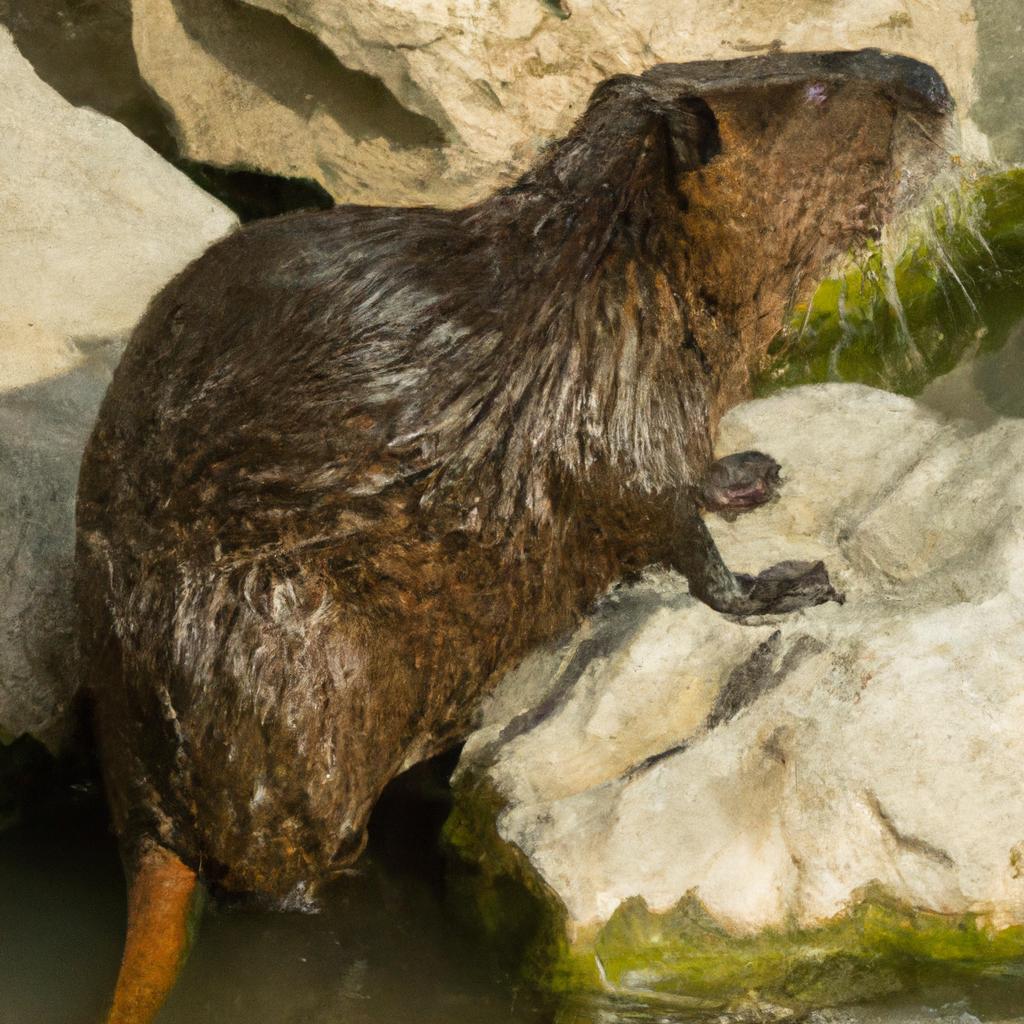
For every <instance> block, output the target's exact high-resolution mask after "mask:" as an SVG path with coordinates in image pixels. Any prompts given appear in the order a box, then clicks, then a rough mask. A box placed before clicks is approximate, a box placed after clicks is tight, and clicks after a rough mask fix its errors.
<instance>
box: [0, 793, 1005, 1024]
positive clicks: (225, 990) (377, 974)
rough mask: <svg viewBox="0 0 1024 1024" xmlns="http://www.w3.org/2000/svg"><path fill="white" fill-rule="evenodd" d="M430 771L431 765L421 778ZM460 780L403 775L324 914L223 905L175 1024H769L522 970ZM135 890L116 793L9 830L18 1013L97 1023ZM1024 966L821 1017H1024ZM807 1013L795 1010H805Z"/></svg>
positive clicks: (0, 889)
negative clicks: (478, 858)
mask: <svg viewBox="0 0 1024 1024" xmlns="http://www.w3.org/2000/svg"><path fill="white" fill-rule="evenodd" d="M421 783H422V780H421ZM446 810H447V802H446V799H445V796H444V794H443V792H441V791H440V789H439V787H438V791H436V792H435V793H434V794H433V796H432V797H431V796H428V797H424V795H423V786H422V784H420V785H418V786H417V787H415V789H414V788H413V787H410V786H408V785H406V786H404V787H403V786H401V785H399V786H398V787H397V791H395V792H393V793H392V794H391V795H390V796H389V798H388V799H387V800H386V801H385V803H384V805H383V806H382V808H381V809H380V811H379V813H378V814H377V815H376V816H375V819H374V828H373V832H374V839H373V841H372V843H371V847H370V851H369V855H368V856H367V857H366V858H365V859H364V861H363V862H362V863H361V864H360V868H359V870H358V872H356V873H353V874H352V875H351V876H349V877H346V878H344V879H342V880H341V881H340V882H339V883H338V884H337V885H335V886H334V887H333V888H332V889H331V890H330V891H329V892H328V893H327V894H326V896H325V898H324V900H323V905H322V909H321V912H320V913H318V914H285V913H273V912H268V911H262V910H254V909H251V908H248V909H247V908H239V907H234V908H232V907H226V906H222V905H217V904H211V905H210V906H209V907H208V908H207V911H206V914H205V916H204V919H203V922H202V926H201V930H200V934H199V940H198V942H197V944H196V947H195V949H194V951H193V954H192V957H191V959H190V960H189V962H188V964H187V966H186V967H185V970H184V973H183V975H182V977H181V981H180V983H179V985H178V987H177V988H176V990H175V991H174V993H173V995H172V996H171V999H170V1001H169V1002H168V1004H167V1006H166V1007H165V1009H164V1011H163V1012H162V1014H161V1016H160V1024H497V1022H503V1024H641V1022H642V1024H698V1022H703V1024H755V1022H756V1024H768V1022H770V1021H775V1020H778V1019H780V1018H778V1017H776V1016H775V1015H773V1014H771V1013H766V1012H764V1011H758V1012H751V1013H742V1012H741V1013H738V1014H734V1015H721V1014H710V1015H704V1016H698V1017H695V1016H694V1015H693V1014H692V1013H688V1012H683V1011H676V1010H674V1009H673V1008H672V1007H671V1006H670V1005H667V1006H665V1007H662V1008H656V1009H654V1010H652V1009H651V1008H650V1007H645V1006H629V1005H626V1004H623V1003H621V1002H619V1003H616V1002H601V1001H595V1000H587V1001H585V1002H583V1003H575V1004H571V1005H568V1004H562V1005H552V1004H551V1002H550V1001H546V1000H545V999H544V998H543V997H541V996H540V995H539V994H537V993H533V992H530V991H529V990H527V989H525V988H524V987H522V985H520V984H517V983H516V982H515V981H514V979H513V978H512V977H511V976H510V975H509V974H508V973H506V972H504V971H503V970H502V969H501V968H500V967H499V966H498V965H497V964H495V963H494V962H493V961H492V959H491V957H490V956H489V955H488V952H487V951H486V950H485V949H484V948H483V947H482V946H481V945H480V943H479V942H478V941H477V940H475V939H474V937H473V936H472V935H471V934H469V933H468V932H467V931H466V930H465V929H464V927H463V926H462V925H460V924H459V923H458V922H457V919H456V917H455V916H454V914H453V912H452V908H451V907H450V906H449V905H448V904H447V903H446V895H445V872H444V861H443V857H442V855H441V852H440V846H439V830H440V825H441V821H442V820H443V817H444V815H445V813H446ZM124 911H125V898H124V888H123V882H122V877H121V870H120V864H119V861H118V858H117V851H116V848H115V844H114V842H113V840H112V838H111V836H110V834H109V831H108V828H107V823H106V818H105V816H104V813H103V807H102V802H101V801H100V799H99V798H98V796H96V795H95V794H94V793H93V794H91V795H84V796H83V795H81V794H78V793H76V792H73V791H69V792H68V793H67V794H66V795H64V796H62V797H60V798H59V799H57V800H55V801H53V802H52V803H50V804H48V805H47V806H46V807H45V808H43V809H42V810H41V811H39V812H37V813H36V814H35V816H34V817H33V818H32V819H31V820H29V821H26V822H23V823H22V824H21V825H19V826H17V827H15V828H14V829H13V830H11V831H8V832H6V833H4V834H3V835H0V1024H97V1022H98V1021H99V1020H100V1019H101V1016H102V1013H103V1010H104V1008H105V1004H106V1000H107V999H108V997H109V995H110V992H111V989H112V986H113V981H114V977H115V975H116V973H117V963H118V959H119V956H120V948H121V941H122V936H123V919H124ZM1019 1012H1020V1013H1024V976H1022V977H1021V978H1020V979H1016V980H1014V979H1009V980H1007V979H1002V980H1000V981H991V982H971V983H969V984H967V983H965V982H963V981H962V980H959V979H954V978H950V979H948V980H947V981H943V979H941V978H940V979H938V983H937V985H936V986H935V987H934V988H933V989H932V990H930V991H929V992H926V993H919V994H917V995H916V996H909V997H906V998H903V999H900V1000H896V1001H889V1002H887V1003H884V1004H876V1005H873V1006H864V1007H857V1008H847V1009H842V1010H830V1011H821V1012H818V1013H815V1014H812V1015H811V1016H810V1017H809V1018H806V1021H807V1024H925V1022H929V1024H975V1022H976V1021H983V1022H1000V1024H1024V1016H1018V1013H1019ZM787 1019H789V1018H787Z"/></svg>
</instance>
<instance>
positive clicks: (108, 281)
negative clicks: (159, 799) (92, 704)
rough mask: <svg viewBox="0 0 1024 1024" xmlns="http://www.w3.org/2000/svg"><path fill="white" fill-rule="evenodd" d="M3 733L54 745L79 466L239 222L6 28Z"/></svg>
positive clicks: (0, 261) (1, 229) (0, 436)
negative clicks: (179, 290) (97, 423)
mask: <svg viewBox="0 0 1024 1024" xmlns="http://www.w3.org/2000/svg"><path fill="white" fill-rule="evenodd" d="M0 76H2V82H3V84H2V88H0V134H2V136H3V139H4V145H3V146H2V147H0V211H2V214H0V424H2V425H0V565H3V566H4V567H5V570H4V572H3V575H2V577H0V587H2V588H3V601H2V604H0V736H3V735H4V734H7V735H15V736H16V735H18V734H20V733H22V732H30V733H32V734H34V735H36V736H38V737H39V738H41V739H43V740H45V741H46V742H55V741H56V739H57V737H58V735H59V732H60V728H61V716H62V713H63V711H64V709H65V706H66V703H67V700H68V697H69V695H70V692H71V691H70V687H71V679H70V674H69V672H68V660H67V659H68V655H69V652H70V609H69V605H68V601H69V588H70V578H71V566H70V556H71V548H72V542H73V533H74V531H73V510H74V494H75V485H76V481H77V477H78V462H79V459H80V457H81V453H82V447H83V445H84V443H85V440H86V437H87V434H88V431H89V430H90V428H91V426H92V421H93V419H94V418H95V414H96V409H97V407H98V405H99V401H100V398H101V397H102V394H103V391H104V389H105V387H106V382H107V380H108V379H109V374H110V370H111V368H112V365H113V363H114V362H115V361H116V358H117V354H118V352H119V351H120V344H121V343H122V341H123V338H124V336H125V335H126V333H127V332H128V331H129V330H130V329H131V327H132V325H133V324H134V323H135V321H136V320H137V319H138V317H139V316H140V314H141V313H142V311H143V310H144V309H145V307H146V304H147V302H148V301H149V299H150V298H151V297H152V296H153V294H154V293H155V292H156V291H157V290H158V289H159V288H160V287H161V285H163V284H164V283H165V282H166V281H167V280H168V279H169V278H170V277H171V276H172V275H173V274H174V273H176V272H177V271H178V270H179V269H180V268H181V267H182V266H183V265H184V264H185V263H186V262H188V260H189V259H191V258H192V257H194V256H196V255H198V254H199V253H200V252H201V251H202V250H203V249H204V248H205V247H206V246H207V245H208V244H209V243H210V242H211V241H213V240H214V239H215V238H217V237H218V236H220V235H222V234H224V233H225V232H226V231H227V230H229V229H230V228H231V226H232V225H233V224H234V223H235V219H234V216H233V215H232V214H231V213H230V212H229V211H228V210H227V209H225V208H224V207H223V206H221V204H220V203H218V202H216V201H215V200H214V199H212V198H210V196H208V195H206V194H205V193H204V192H202V191H201V190H200V189H198V188H196V187H195V186H194V185H193V184H192V183H191V182H190V181H188V179H187V178H185V177H184V176H183V175H182V174H180V173H179V172H178V171H176V170H175V169H174V168H173V167H171V166H170V165H168V164H167V163H165V162H164V161H163V160H162V159H161V158H160V157H159V156H158V155H157V154H156V153H154V152H153V151H152V150H151V149H150V148H149V147H148V146H146V145H145V144H144V143H142V142H140V141H139V140H138V139H136V138H135V137H134V136H133V135H132V134H131V133H130V132H129V131H128V130H127V129H126V128H124V127H123V126H122V125H120V124H118V123H116V122H115V121H112V120H110V119H109V118H106V117H103V116H101V115H99V114H97V113H95V112H93V111H91V110H84V109H76V108H75V107H72V106H70V105H69V104H68V103H66V102H65V101H64V100H63V99H62V98H61V97H60V96H59V95H58V94H57V93H56V92H54V91H53V90H52V89H50V88H49V86H47V85H45V84H44V83H43V82H41V81H40V80H39V79H38V78H37V77H36V75H35V73H34V72H33V70H32V67H31V65H30V64H29V63H28V62H27V61H26V60H25V59H24V58H23V57H22V56H21V55H20V54H19V53H18V51H17V49H16V48H15V46H14V43H13V42H12V40H11V37H10V35H9V33H8V32H7V31H6V30H4V29H0Z"/></svg>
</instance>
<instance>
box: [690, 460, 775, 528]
mask: <svg viewBox="0 0 1024 1024" xmlns="http://www.w3.org/2000/svg"><path fill="white" fill-rule="evenodd" d="M779 468H780V467H779V464H778V463H777V462H776V461H775V460H774V459H773V458H772V457H771V456H770V455H765V454H764V452H737V453H736V454H735V455H726V456H725V458H722V459H719V460H718V461H717V462H714V463H712V464H711V467H710V468H709V469H708V472H707V477H706V478H705V480H704V484H703V486H702V487H701V492H700V501H701V504H702V505H703V506H704V507H705V508H706V509H708V510H709V511H711V512H718V513H720V514H721V515H724V516H725V517H726V518H732V517H734V516H736V515H739V513H741V512H748V511H750V510H751V509H754V508H757V507H758V506H759V505H764V504H766V503H767V502H769V501H771V500H772V499H773V498H774V497H775V496H776V494H777V493H778V490H779V487H780V483H779Z"/></svg>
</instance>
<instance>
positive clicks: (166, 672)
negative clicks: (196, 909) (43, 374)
mask: <svg viewBox="0 0 1024 1024" xmlns="http://www.w3.org/2000/svg"><path fill="white" fill-rule="evenodd" d="M846 56H848V57H851V58H853V57H857V58H858V59H860V60H861V64H856V62H854V61H852V60H851V61H846V63H843V62H842V61H839V62H838V63H837V62H836V60H835V58H823V57H821V56H818V55H811V56H808V55H779V56H777V57H771V58H753V59H746V60H744V61H741V62H732V63H730V64H729V65H724V64H723V65H698V66H694V67H698V68H700V69H703V70H701V71H700V73H698V72H696V71H693V70H691V69H690V67H688V66H662V67H660V68H657V69H654V70H653V71H652V72H650V73H649V74H648V75H646V76H644V77H641V78H635V77H628V76H622V77H619V78H616V79H612V80H610V81H608V82H606V83H603V84H602V85H601V86H600V87H599V88H598V89H597V90H596V92H595V94H594V97H593V98H592V100H591V103H590V106H589V108H588V110H587V112H586V113H585V114H584V115H583V116H582V117H581V119H580V120H579V122H578V123H577V125H576V127H575V128H574V129H573V131H572V132H571V133H570V134H569V135H568V136H567V137H566V138H565V139H563V140H561V141H560V142H557V143H555V144H553V145H552V146H551V147H550V148H549V149H548V150H547V151H546V152H545V154H544V155H543V157H542V159H541V160H540V161H539V163H538V164H537V166H536V167H535V168H534V169H533V170H532V171H530V172H529V173H528V174H527V175H525V176H524V178H523V179H522V180H521V181H520V182H518V183H517V184H516V185H514V186H512V187H511V188H508V189H505V190H502V191H500V192H498V193H497V194H495V195H494V196H493V197H492V198H490V199H488V200H486V201H484V202H482V203H480V204H478V205H476V206H473V207H469V208H467V209H463V210H456V211H442V210H437V209H430V208H423V209H383V208H382V209H375V208H365V207H341V208H338V209H336V210H333V211H328V212H322V213H315V214H305V215H298V216H292V217H286V218H281V219H278V220H273V221H266V222H262V223H258V224H255V225H252V226H250V227H248V228H246V229H244V230H242V231H239V232H237V233H235V234H234V235H232V236H231V237H229V238H227V239H226V240H224V241H222V242H220V243H219V244H217V245H215V246H214V247H213V248H211V249H210V250H209V251H208V252H207V253H206V254H205V255H204V256H202V257H201V258H200V259H199V260H197V261H196V262H194V263H193V264H192V265H191V266H189V267H188V268H187V269H186V270H185V271H183V272H182V273H181V274H180V275H179V276H178V277H177V278H176V279H175V280H174V281H173V282H172V283H171V284H170V285H169V286H168V287H167V288H166V289H165V290H164V291H163V292H162V293H161V294H160V295H159V296H158V297H157V298H156V299H155V300H154V302H153V303H152V305H151V306H150V308H149V310H148V312H147V313H146V315H145V317H144V319H143V320H142V322H141V323H140V324H139V326H138V328H137V329H136V331H135V334H134V336H133V338H132V340H131V343H130V344H129V346H128V349H127V352H126V353H125V356H124V359H123V361H122V363H121V365H120V367H119V368H118V370H117V373H116V375H115V379H114V382H113V384H112V385H111V388H110V391H109V393H108V395H107V398H106V400H105V402H104V405H103V408H102V411H101V414H100V417H99V422H98V424H97V427H96V430H95V433H94V435H93V437H92V440H91V442H90V444H89V447H88V450H87V452H86V456H85V460H84V463H83V467H82V475H81V483H80V493H79V508H78V530H79V549H78V586H79V603H80V606H81V609H82V626H81V652H82V658H83V664H84V666H85V671H86V678H85V682H86V685H87V687H88V688H89V690H90V692H91V693H92V695H93V699H94V702H95V710H96V721H97V729H98V736H99V742H100V749H101V754H102V760H103V764H104V769H105V774H106V785H107V790H108V793H109V798H110V801H111V805H112V808H113V813H114V819H115V823H116V827H117V829H118V831H119V834H120V835H121V837H122V839H123V841H124V844H125V848H126V851H127V855H128V858H129V862H130V863H131V861H132V858H133V855H134V851H136V850H138V849H140V848H143V847H144V846H145V845H146V844H149V843H153V842H155V843H158V844H159V845H160V846H161V847H163V848H166V849H168V850H171V851H173V852H174V853H175V854H176V855H177V856H178V857H179V858H181V860H182V861H183V862H184V863H185V864H187V865H189V866H190V867H191V868H192V869H193V870H195V871H197V872H200V873H201V874H202V876H203V877H204V878H206V879H208V880H211V881H213V882H216V883H218V884H220V885H222V886H224V887H225V888H228V889H232V890H242V891H249V892H258V893H263V894H267V895H269V896H272V897H276V898H286V897H289V896H292V897H295V896H297V895H298V896H302V895H304V894H307V893H308V892H309V890H310V889H311V887H313V886H315V885H316V884H317V883H318V882H321V881H323V880H324V879H326V878H329V877H331V876H332V875H333V874H335V873H337V872H338V871H340V870H341V869H342V868H344V867H345V866H346V865H348V864H349V863H351V861H352V860H353V859H354V858H355V857H356V856H357V855H358V853H359V851H360V850H361V848H362V845H363V842H364V839H365V828H366V822H367V819H368V816H369V814H370V810H371V808H372V807H373V805H374V802H375V801H376V799H377V797H378V795H379V793H380V791H381V789H382V788H383V787H384V785H385V784H386V783H387V782H388V781H389V780H390V779H391V778H392V777H393V776H394V775H395V774H396V773H397V772H399V771H401V770H402V769H403V768H404V767H406V766H408V765H410V764H412V763H414V762H416V761H417V760H420V759H422V758H426V757H429V756H431V755H432V754H434V753H436V752H438V751H440V750H442V749H443V748H445V747H447V746H448V745H450V744H451V743H453V742H455V741H456V740H457V739H458V738H459V737H460V736H461V735H463V734H464V733H465V731H466V729H467V727H468V725H469V723H470V718H471V715H472V711H473V708H474V706H475V703H476V700H477V698H478V697H479V696H480V695H481V694H482V693H483V692H484V691H485V690H486V689H487V688H488V687H489V686H491V685H492V684H493V682H494V681H495V680H496V679H497V678H498V677H499V676H500V675H501V674H502V673H503V672H505V671H506V670H507V669H508V668H510V667H511V666H512V665H514V664H515V663H516V662H517V661H518V660H520V659H521V658H522V657H523V655H524V654H525V653H527V652H528V651H530V650H531V649H533V648H535V647H536V646H537V645H539V644H542V643H544V642H546V641H549V640H551V639H552V638H553V637H555V636H557V635H558V634H560V633H561V632H563V631H564V630H566V629H568V628H569V627H571V626H572V624H573V623H574V622H575V621H577V619H578V618H579V616H580V615H582V614H583V613H584V611H585V610H586V609H587V608H588V607H590V606H591V605H592V603H593V602H594V600H595V599H597V598H598V597H599V596H600V595H601V594H602V593H603V592H604V591H605V590H606V588H607V587H608V586H609V585H610V584H612V583H613V582H615V581H616V580H618V579H620V578H621V577H622V576H623V574H624V573H627V572H630V571H634V570H638V569H640V568H642V567H644V566H646V565H651V564H668V565H674V566H676V567H683V565H684V563H685V559H682V558H681V557H680V554H679V552H680V550H681V545H683V546H685V543H686V536H685V534H686V523H687V522H689V521H691V519H690V518H689V517H692V516H693V515H694V514H695V508H696V498H695V494H696V491H697V489H698V488H699V485H700V482H701V479H702V477H703V475H704V473H705V471H706V469H707V467H708V464H709V461H710V459H711V449H712V437H713V432H714V428H715V424H716V422H717V419H718V417H719V416H720V415H721V413H722V412H723V411H724V409H725V408H727V407H728V406H729V405H730V404H732V403H734V402H735V401H737V400H739V399H740V398H742V397H743V396H744V395H745V394H746V393H747V390H748V388H749V380H750V375H751V372H752V371H753V370H755V369H756V368H757V367H758V366H759V365H760V363H761V361H762V360H763V358H764V352H765V349H766V346H767V344H768V341H769V340H770V338H771V336H772V334H773V332H774V330H775V329H776V328H777V326H778V325H779V323H780V322H781V317H782V313H783V311H784V310H785V308H786V307H787V306H788V305H789V304H790V303H791V302H792V301H793V300H794V299H795V298H798V297H799V296H800V295H801V294H803V291H804V290H806V283H807V282H809V281H810V279H811V278H812V277H813V276H814V275H815V274H816V273H818V272H819V271H820V270H821V268H822V266H823V264H824V262H825V261H826V260H827V259H828V258H830V257H831V256H832V255H833V254H835V253H836V252H837V251H839V250H841V249H842V248H844V247H845V246H847V245H848V244H849V243H850V242H852V241H853V240H854V239H856V238H857V237H861V236H863V235H864V234H865V232H867V231H869V230H870V229H871V228H872V227H873V226H877V225H879V224H880V223H882V222H883V221H884V219H885V218H886V217H887V216H888V215H889V213H890V210H891V206H892V202H893V199H894V195H895V193H896V184H897V182H896V177H897V173H898V166H899V161H900V159H901V158H902V155H903V154H904V152H905V151H906V149H907V147H908V146H910V145H911V144H913V145H914V146H920V147H922V148H927V146H928V145H929V144H928V143H926V142H925V141H923V138H919V137H917V136H916V135H914V129H913V124H912V123H911V120H908V117H910V114H912V115H913V120H914V121H915V123H921V122H925V123H926V124H928V125H931V126H932V127H934V125H935V124H937V123H938V122H939V121H940V120H941V119H942V117H943V116H944V115H945V113H946V110H947V109H948V97H946V95H945V92H944V89H942V87H941V83H940V82H938V80H937V78H936V77H935V76H934V75H933V74H931V77H929V74H930V73H928V72H926V71H921V70H920V66H919V65H912V62H906V68H903V66H901V67H900V68H897V70H896V72H893V73H892V74H889V71H891V70H892V69H891V68H890V67H889V66H888V65H886V66H882V65H880V64H879V65H878V67H876V64H877V63H878V62H879V61H884V60H886V58H882V57H880V56H878V55H877V54H876V55H869V56H867V57H865V56H864V55H846ZM828 60H832V63H831V64H829V63H828ZM815 61H817V63H815ZM823 61H824V63H823ZM873 62H874V63H873ZM858 68H860V69H861V70H859V71H858ZM723 69H724V70H723ZM851 69H852V70H851ZM865 69H866V70H865ZM702 75H703V78H702V77H701V76H702ZM887 75H888V77H887ZM915 75H916V76H918V79H919V80H920V81H923V82H924V83H925V86H926V88H924V89H923V92H922V88H920V87H918V85H919V84H920V83H919V82H918V79H914V82H918V85H914V82H912V83H911V85H910V86H908V85H907V84H906V80H907V79H908V76H909V78H913V76H915ZM716 76H717V77H716ZM705 80H706V81H705ZM822 82H823V83H825V86H826V93H827V98H826V99H825V101H824V102H821V103H819V101H818V96H817V94H816V93H809V92H808V87H809V86H811V85H814V84H815V83H822ZM695 83H696V84H695ZM709 83H710V84H709ZM936 83H938V84H936ZM928 89H934V90H935V92H934V95H929V94H928ZM701 97H703V98H701ZM908 112H909V113H908ZM911 148H912V146H911Z"/></svg>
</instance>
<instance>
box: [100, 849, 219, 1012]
mask: <svg viewBox="0 0 1024 1024" xmlns="http://www.w3.org/2000/svg"><path fill="white" fill-rule="evenodd" d="M202 892H203V890H202V887H201V886H200V885H199V882H198V880H197V878H196V874H195V872H194V871H193V870H192V869H191V868H189V867H186V866H185V865H184V864H183V863H182V862H181V861H180V860H178V858H177V857H176V856H175V855H174V854H173V853H171V852H170V851H169V850H166V849H164V848H163V847H162V846H157V845H156V844H155V843H153V844H150V845H149V846H147V847H145V848H144V849H143V850H142V852H141V854H140V856H139V857H138V859H137V861H136V866H135V871H134V875H133V876H132V878H131V880H130V882H129V887H128V934H127V937H126V939H125V945H124V956H123V957H122V959H121V970H120V973H119V974H118V976H117V987H116V989H115V991H114V1005H113V1007H112V1008H111V1010H110V1014H109V1016H108V1017H107V1020H106V1024H149V1022H150V1021H152V1020H153V1019H154V1017H156V1015H157V1013H158V1012H159V1010H160V1007H161V1006H162V1005H163V1003H164V1000H165V999H166V998H167V994H168V993H169V992H170V990H171V988H172V986H173V985H174V982H175V980H176V979H177V977H178V972H179V971H180V970H181V967H182V965H183V964H184V962H185V958H186V957H187V955H188V951H189V947H190V945H191V936H192V932H193V930H194V924H195V921H196V919H197V918H198V915H199V912H200V909H201V905H202Z"/></svg>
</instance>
